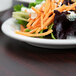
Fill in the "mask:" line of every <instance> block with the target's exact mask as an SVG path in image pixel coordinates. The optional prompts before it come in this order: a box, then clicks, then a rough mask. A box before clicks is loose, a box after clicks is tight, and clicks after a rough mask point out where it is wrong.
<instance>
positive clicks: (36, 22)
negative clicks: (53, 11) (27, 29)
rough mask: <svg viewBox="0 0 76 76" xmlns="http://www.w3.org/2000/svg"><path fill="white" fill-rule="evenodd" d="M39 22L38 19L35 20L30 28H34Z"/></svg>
mask: <svg viewBox="0 0 76 76" xmlns="http://www.w3.org/2000/svg"><path fill="white" fill-rule="evenodd" d="M39 21H40V18H38V19H36V20H35V22H34V23H33V24H32V26H33V27H34V26H36V25H37V24H38V23H39Z"/></svg>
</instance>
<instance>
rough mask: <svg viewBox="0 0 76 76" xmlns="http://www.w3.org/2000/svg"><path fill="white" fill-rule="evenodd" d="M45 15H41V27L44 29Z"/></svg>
mask: <svg viewBox="0 0 76 76" xmlns="http://www.w3.org/2000/svg"><path fill="white" fill-rule="evenodd" d="M43 25H44V24H43V15H41V28H42V29H43Z"/></svg>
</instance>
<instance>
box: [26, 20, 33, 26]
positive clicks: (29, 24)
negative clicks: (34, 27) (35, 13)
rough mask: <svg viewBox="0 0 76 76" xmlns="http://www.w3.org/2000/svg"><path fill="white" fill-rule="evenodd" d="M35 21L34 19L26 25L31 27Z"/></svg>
mask: <svg viewBox="0 0 76 76" xmlns="http://www.w3.org/2000/svg"><path fill="white" fill-rule="evenodd" d="M33 22H34V20H31V21H30V22H29V23H28V24H27V25H26V26H27V27H30V26H31V24H32V23H33Z"/></svg>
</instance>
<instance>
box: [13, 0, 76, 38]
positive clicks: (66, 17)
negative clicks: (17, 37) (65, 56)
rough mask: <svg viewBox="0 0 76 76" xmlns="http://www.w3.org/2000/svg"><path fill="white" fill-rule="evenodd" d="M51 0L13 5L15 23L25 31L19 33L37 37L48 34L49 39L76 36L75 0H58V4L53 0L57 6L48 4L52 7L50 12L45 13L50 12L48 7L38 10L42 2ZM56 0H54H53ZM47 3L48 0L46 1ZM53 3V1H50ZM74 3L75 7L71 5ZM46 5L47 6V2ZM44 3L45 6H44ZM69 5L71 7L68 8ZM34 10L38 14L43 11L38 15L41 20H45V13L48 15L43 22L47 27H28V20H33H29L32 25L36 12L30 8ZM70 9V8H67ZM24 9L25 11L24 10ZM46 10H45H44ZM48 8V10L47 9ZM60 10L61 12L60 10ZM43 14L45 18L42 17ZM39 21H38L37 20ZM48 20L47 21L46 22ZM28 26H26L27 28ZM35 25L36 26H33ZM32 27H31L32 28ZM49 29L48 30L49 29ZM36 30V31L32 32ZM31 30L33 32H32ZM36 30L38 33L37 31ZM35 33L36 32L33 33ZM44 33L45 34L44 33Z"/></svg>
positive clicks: (44, 36) (43, 36)
mask: <svg viewBox="0 0 76 76" xmlns="http://www.w3.org/2000/svg"><path fill="white" fill-rule="evenodd" d="M47 1H49V2H51V0H36V2H34V3H29V5H28V7H25V6H24V5H15V6H14V12H13V17H14V18H15V19H16V20H17V23H18V24H20V25H22V26H23V27H24V28H25V30H24V32H27V33H21V34H23V35H27V34H29V35H27V36H33V37H34V36H36V37H39V38H46V37H47V38H48V37H49V36H50V38H51V39H67V38H68V36H76V4H75V1H76V0H63V2H60V4H59V5H58V3H59V2H55V5H58V6H57V8H54V7H55V6H53V7H52V5H50V8H51V7H52V8H51V9H53V10H51V12H52V14H49V15H48V14H47V13H49V12H50V10H49V9H48V8H46V9H45V8H43V9H42V10H44V11H42V10H41V11H39V10H40V8H41V7H42V5H43V4H46V3H44V2H47ZM54 1H56V0H54ZM61 1H62V0H61ZM47 3H48V2H47ZM51 3H53V2H51ZM73 4H75V5H74V6H75V7H72V5H73ZM46 5H48V6H47V7H49V4H46ZM46 5H45V7H46ZM33 7H35V8H37V9H38V10H36V9H35V8H33ZM60 7H61V8H62V7H65V8H66V9H64V10H63V11H62V9H63V8H62V9H61V10H60ZM70 7H71V8H70ZM31 8H32V9H33V10H35V12H36V13H37V14H38V15H40V14H41V13H43V14H44V15H42V14H41V15H40V16H41V20H43V19H44V20H45V19H46V17H47V16H46V15H48V18H47V19H48V20H49V19H50V22H49V21H46V20H45V24H44V25H46V26H47V27H44V29H41V28H43V27H41V28H36V29H34V30H32V29H31V28H32V27H30V28H29V27H28V24H29V20H31V21H33V22H31V25H32V26H33V25H34V24H35V23H36V22H37V20H36V18H37V14H36V13H35V12H34V11H32V9H31ZM68 9H71V10H68ZM24 10H25V11H24ZM45 10H46V11H47V12H46V11H45ZM48 10H49V11H48ZM61 11H62V12H61ZM30 13H32V14H31V16H34V17H36V18H34V17H31V18H30ZM45 13H46V14H45ZM44 16H45V18H44ZM51 18H54V21H53V22H52V20H51ZM39 22H40V21H39ZM47 22H49V23H47ZM41 24H43V22H42V21H41ZM38 26H40V25H38ZM27 27H28V28H27ZM34 27H37V26H34ZM34 27H33V28H34ZM49 30H50V31H49ZM33 31H36V32H33ZM32 32H33V33H32ZM37 32H38V33H37ZM35 33H37V34H36V35H35ZM44 34H45V35H44Z"/></svg>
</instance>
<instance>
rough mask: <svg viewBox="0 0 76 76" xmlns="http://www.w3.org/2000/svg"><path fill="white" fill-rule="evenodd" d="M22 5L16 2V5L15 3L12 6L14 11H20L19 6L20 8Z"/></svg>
mask: <svg viewBox="0 0 76 76" xmlns="http://www.w3.org/2000/svg"><path fill="white" fill-rule="evenodd" d="M22 7H24V6H23V4H21V5H19V4H18V5H15V6H14V11H15V12H18V11H21V8H22Z"/></svg>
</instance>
